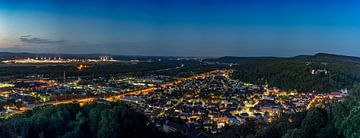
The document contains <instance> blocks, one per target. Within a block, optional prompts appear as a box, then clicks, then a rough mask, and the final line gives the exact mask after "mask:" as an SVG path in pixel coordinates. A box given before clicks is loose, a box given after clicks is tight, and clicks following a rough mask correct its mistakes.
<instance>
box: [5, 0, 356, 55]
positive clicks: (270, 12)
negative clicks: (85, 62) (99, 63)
mask: <svg viewBox="0 0 360 138" xmlns="http://www.w3.org/2000/svg"><path fill="white" fill-rule="evenodd" d="M1 51H9V52H38V53H39V52H40V53H108V54H118V55H161V56H294V55H300V54H314V53H317V52H328V53H334V54H345V55H353V56H360V2H357V1H356V0H338V1H335V0H272V1H271V0H233V1H231V0H97V1H96V0H86V1H85V0H83V1H82V0H0V52H1Z"/></svg>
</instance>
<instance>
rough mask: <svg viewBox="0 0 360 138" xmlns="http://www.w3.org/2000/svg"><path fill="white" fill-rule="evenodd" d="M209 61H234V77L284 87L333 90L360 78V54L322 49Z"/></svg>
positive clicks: (351, 83) (210, 60)
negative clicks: (272, 55)
mask: <svg viewBox="0 0 360 138" xmlns="http://www.w3.org/2000/svg"><path fill="white" fill-rule="evenodd" d="M207 61H208V62H219V63H234V64H237V65H236V66H233V67H232V68H233V69H234V70H235V72H234V74H233V76H232V77H233V78H234V79H240V80H243V81H245V82H251V83H256V84H266V83H267V84H269V85H270V86H274V87H279V88H282V89H285V90H294V89H296V90H299V91H304V92H312V91H316V92H331V91H335V90H339V89H344V88H351V87H352V86H353V84H354V83H357V82H360V58H358V57H350V56H342V55H333V54H326V53H319V54H315V55H301V56H296V57H289V58H277V57H258V58H251V57H222V58H218V59H209V60H207Z"/></svg>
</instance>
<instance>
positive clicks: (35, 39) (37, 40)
mask: <svg viewBox="0 0 360 138" xmlns="http://www.w3.org/2000/svg"><path fill="white" fill-rule="evenodd" d="M20 41H21V42H24V43H31V44H63V43H65V42H66V41H65V40H52V39H43V38H38V37H33V36H32V35H24V36H21V37H20Z"/></svg>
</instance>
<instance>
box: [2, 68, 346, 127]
mask: <svg viewBox="0 0 360 138" xmlns="http://www.w3.org/2000/svg"><path fill="white" fill-rule="evenodd" d="M182 66H183V65H182ZM232 72H233V71H232V70H231V69H224V70H213V71H210V72H205V73H201V74H197V75H193V76H189V77H184V78H176V79H175V78H172V77H171V76H166V75H154V74H150V75H147V76H141V77H139V76H138V77H134V76H114V77H94V78H91V77H90V78H89V77H86V78H85V77H74V76H66V74H65V72H64V78H63V80H61V81H60V80H54V79H51V78H46V77H44V75H41V74H39V75H31V76H26V77H24V78H21V79H14V80H9V81H5V82H1V83H0V96H1V97H0V99H1V107H2V108H1V112H0V115H1V116H2V117H3V118H7V117H10V116H12V115H16V114H20V113H22V112H25V111H27V110H31V109H32V108H35V107H39V106H45V105H57V104H66V103H80V104H86V103H90V102H98V103H103V104H107V103H109V102H111V101H119V100H120V101H122V102H125V103H126V104H128V105H130V107H132V108H133V109H135V110H137V111H140V112H143V113H144V114H145V115H146V116H147V117H149V118H150V121H151V122H152V123H154V124H156V126H157V127H158V128H159V129H160V130H163V131H165V132H183V133H189V132H187V131H190V130H191V131H195V130H196V131H198V132H209V133H219V132H221V130H222V128H224V127H225V126H232V125H241V124H245V123H247V122H248V121H253V122H263V123H269V122H271V121H272V120H273V118H275V117H278V116H281V115H282V114H290V113H295V112H300V111H303V110H306V109H309V108H310V107H325V106H328V105H331V104H333V103H335V102H338V101H341V100H342V98H343V97H344V96H345V95H346V93H344V92H332V93H328V94H322V93H318V94H315V93H304V92H296V91H283V90H280V89H277V88H273V87H269V86H267V85H266V84H264V85H255V84H250V83H246V82H242V81H241V80H233V79H231V77H230V76H231V75H232Z"/></svg>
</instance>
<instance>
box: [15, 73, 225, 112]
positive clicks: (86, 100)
mask: <svg viewBox="0 0 360 138" xmlns="http://www.w3.org/2000/svg"><path fill="white" fill-rule="evenodd" d="M216 72H220V70H213V71H210V72H206V73H202V74H198V75H194V76H190V77H186V78H180V79H177V80H175V81H173V82H169V83H165V84H162V85H160V87H161V88H166V87H169V86H173V85H176V84H179V83H181V82H183V81H186V80H192V79H195V78H197V77H206V76H208V75H210V74H213V73H216ZM156 89H157V87H148V88H146V89H141V90H135V91H131V92H127V93H124V94H119V95H115V96H109V97H105V98H103V99H104V100H107V101H117V100H121V99H122V98H123V97H124V96H126V95H136V94H139V93H144V94H147V93H149V92H153V91H155V90H156ZM95 100H96V98H77V99H69V100H63V101H51V102H45V103H39V104H29V105H26V106H24V107H21V108H20V111H22V112H25V111H27V110H32V109H33V108H35V107H40V106H45V105H59V104H69V103H73V102H78V103H89V102H93V101H95Z"/></svg>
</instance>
